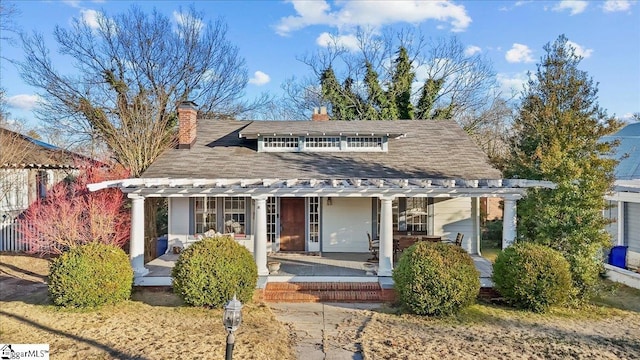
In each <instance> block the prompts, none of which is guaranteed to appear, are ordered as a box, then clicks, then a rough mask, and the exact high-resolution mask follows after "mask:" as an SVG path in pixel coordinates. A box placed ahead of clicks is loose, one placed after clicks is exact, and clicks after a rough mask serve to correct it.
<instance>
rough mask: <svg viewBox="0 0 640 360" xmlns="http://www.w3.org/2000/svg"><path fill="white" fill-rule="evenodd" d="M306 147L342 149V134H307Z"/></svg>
mask: <svg viewBox="0 0 640 360" xmlns="http://www.w3.org/2000/svg"><path fill="white" fill-rule="evenodd" d="M304 147H305V148H308V149H334V150H340V136H307V137H306V138H305V142H304Z"/></svg>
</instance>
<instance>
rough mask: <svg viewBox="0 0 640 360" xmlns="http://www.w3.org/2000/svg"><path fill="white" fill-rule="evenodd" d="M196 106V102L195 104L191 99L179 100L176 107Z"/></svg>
mask: <svg viewBox="0 0 640 360" xmlns="http://www.w3.org/2000/svg"><path fill="white" fill-rule="evenodd" d="M197 106H198V104H196V103H195V102H193V101H191V100H183V101H180V104H179V105H178V108H194V109H195V108H196V107H197Z"/></svg>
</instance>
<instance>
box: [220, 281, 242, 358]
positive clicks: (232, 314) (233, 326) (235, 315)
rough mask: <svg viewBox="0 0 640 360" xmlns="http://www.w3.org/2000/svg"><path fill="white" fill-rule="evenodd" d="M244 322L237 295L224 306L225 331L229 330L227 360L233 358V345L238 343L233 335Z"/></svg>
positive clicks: (223, 320) (223, 321)
mask: <svg viewBox="0 0 640 360" xmlns="http://www.w3.org/2000/svg"><path fill="white" fill-rule="evenodd" d="M241 322H242V303H241V302H240V301H239V300H238V299H236V295H235V294H234V295H233V299H231V300H229V302H228V303H227V305H225V306H224V313H223V314H222V323H223V324H224V327H225V329H227V333H228V334H227V351H226V354H225V359H226V360H231V359H232V358H233V345H234V344H235V342H236V339H235V337H234V336H233V333H234V332H235V331H236V330H238V327H240V323H241Z"/></svg>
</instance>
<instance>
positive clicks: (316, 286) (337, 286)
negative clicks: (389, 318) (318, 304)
mask: <svg viewBox="0 0 640 360" xmlns="http://www.w3.org/2000/svg"><path fill="white" fill-rule="evenodd" d="M265 290H266V291H375V290H381V287H380V284H379V283H377V282H376V283H373V282H372V283H358V282H342V283H339V282H301V283H267V285H266V287H265Z"/></svg>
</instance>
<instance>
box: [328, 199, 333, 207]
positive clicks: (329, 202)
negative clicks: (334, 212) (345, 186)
mask: <svg viewBox="0 0 640 360" xmlns="http://www.w3.org/2000/svg"><path fill="white" fill-rule="evenodd" d="M331 204H333V201H332V200H331V197H328V198H327V205H329V206H331Z"/></svg>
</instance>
